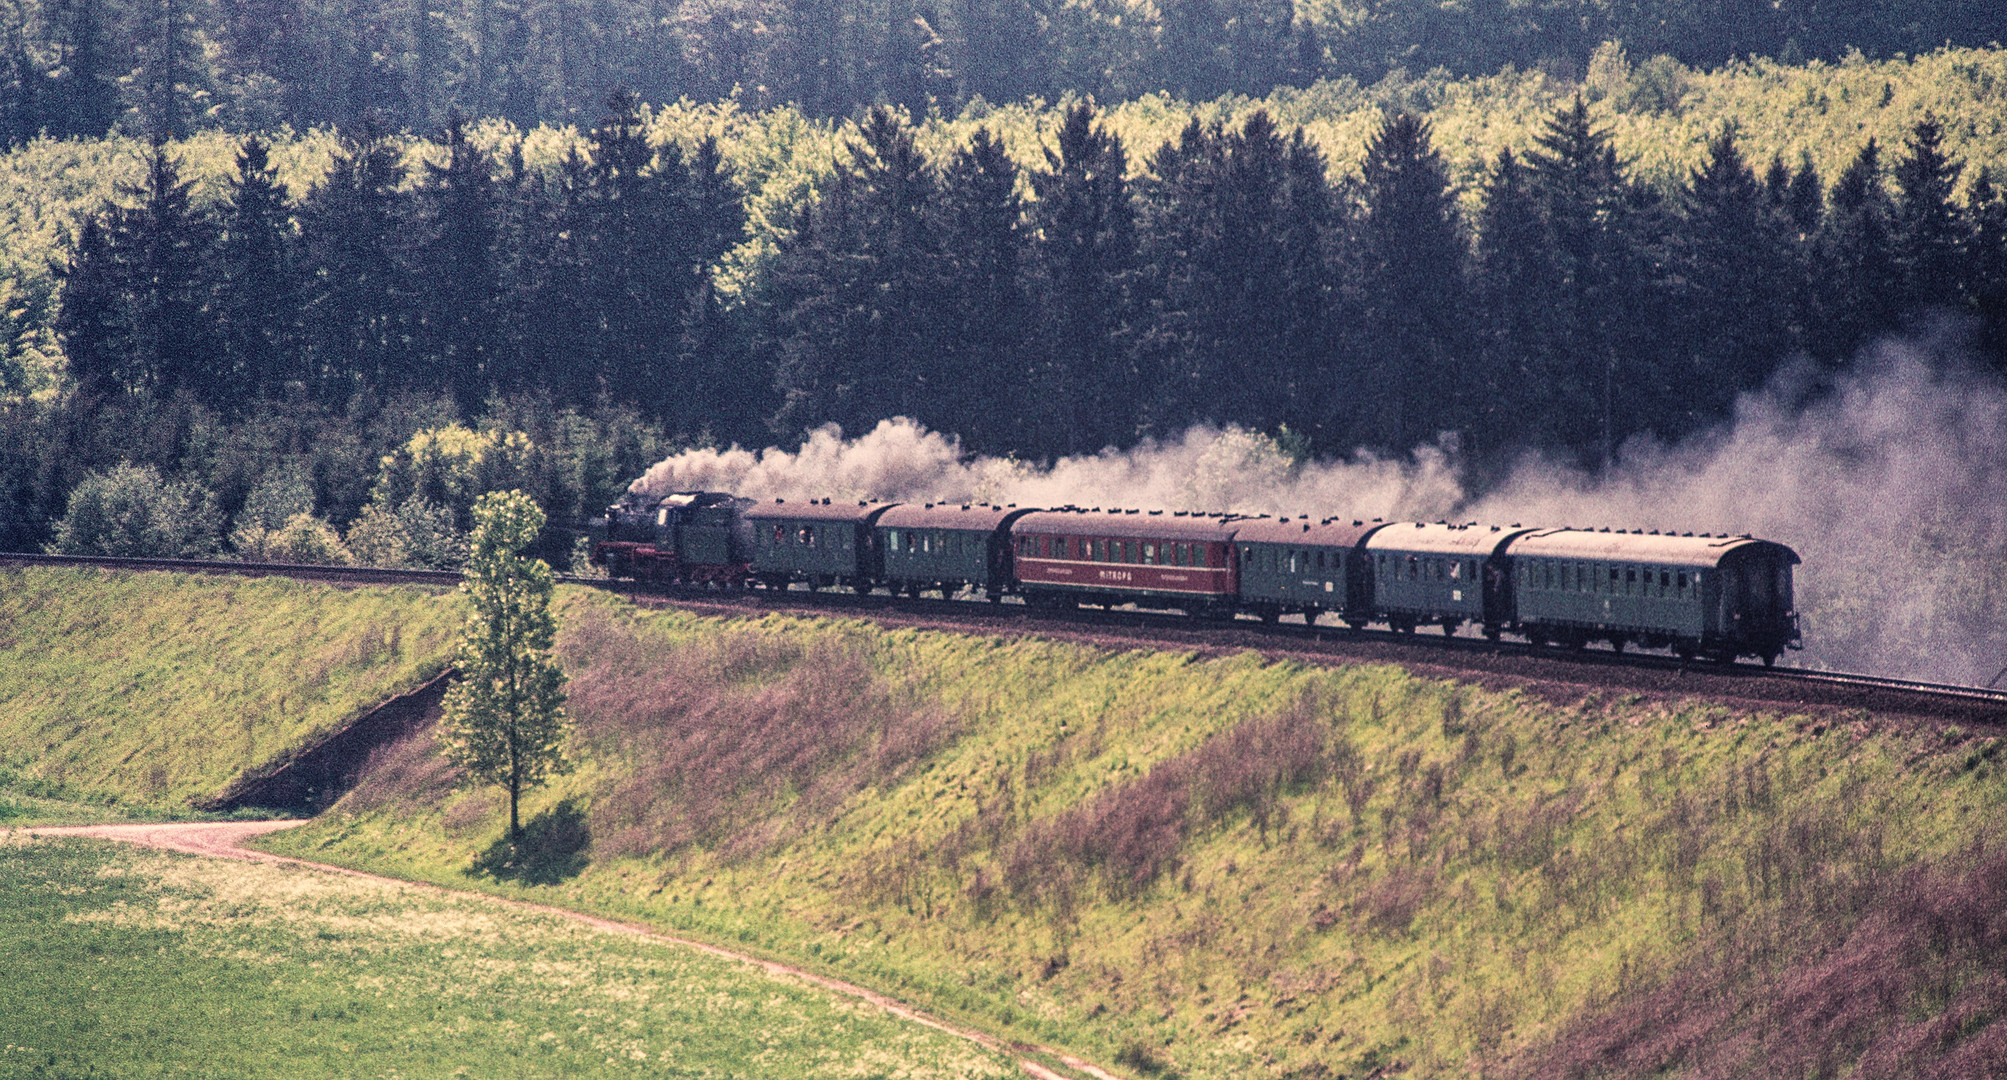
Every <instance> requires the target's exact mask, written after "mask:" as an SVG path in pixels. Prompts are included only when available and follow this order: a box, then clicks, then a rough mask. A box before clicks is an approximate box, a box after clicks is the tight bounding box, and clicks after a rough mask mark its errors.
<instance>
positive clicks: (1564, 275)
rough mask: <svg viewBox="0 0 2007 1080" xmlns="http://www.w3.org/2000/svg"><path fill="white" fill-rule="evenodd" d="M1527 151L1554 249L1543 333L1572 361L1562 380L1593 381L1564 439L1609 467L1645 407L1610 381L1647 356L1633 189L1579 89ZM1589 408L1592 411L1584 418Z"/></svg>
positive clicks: (1633, 375)
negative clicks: (1586, 405) (1588, 405)
mask: <svg viewBox="0 0 2007 1080" xmlns="http://www.w3.org/2000/svg"><path fill="white" fill-rule="evenodd" d="M1534 141H1535V143H1536V144H1537V145H1538V147H1539V149H1537V150H1535V151H1534V152H1532V153H1531V154H1529V155H1528V157H1527V164H1528V167H1529V171H1530V175H1531V178H1532V180H1533V186H1534V189H1535V190H1536V191H1537V192H1538V193H1539V197H1540V201H1541V203H1542V210H1543V214H1544V216H1545V218H1546V220H1547V228H1548V235H1549V242H1550V245H1551V250H1552V252H1553V256H1554V259H1555V268H1556V271H1557V273H1556V285H1557V289H1556V293H1555V296H1554V299H1555V306H1554V308H1553V310H1552V311H1551V313H1550V315H1549V320H1548V332H1547V338H1548V340H1549V342H1551V347H1552V348H1553V349H1554V352H1555V355H1556V357H1557V359H1559V360H1560V361H1561V362H1563V363H1565V364H1567V365H1568V366H1569V367H1570V369H1571V370H1570V373H1569V376H1568V381H1569V382H1571V383H1573V384H1575V385H1578V386H1583V387H1593V388H1594V393H1595V404H1594V406H1593V407H1592V409H1591V410H1589V411H1588V412H1587V414H1586V416H1583V417H1581V419H1589V420H1590V422H1589V423H1577V424H1575V426H1574V427H1573V430H1571V431H1569V432H1568V433H1567V436H1566V439H1565V441H1566V442H1567V443H1568V444H1571V445H1572V446H1573V447H1574V448H1575V449H1576V450H1577V451H1578V452H1584V453H1585V454H1588V455H1590V456H1592V457H1593V459H1594V460H1597V461H1600V462H1601V463H1602V465H1603V466H1604V467H1605V468H1607V467H1608V466H1609V465H1610V463H1611V461H1612V459H1613V458H1614V456H1615V453H1616V448H1617V445H1618V444H1619V443H1620V442H1621V441H1622V440H1623V438H1624V437H1625V436H1626V435H1627V434H1629V430H1630V424H1629V420H1630V419H1631V417H1633V416H1636V415H1638V414H1639V413H1641V412H1642V413H1648V412H1649V409H1650V407H1651V406H1653V405H1656V404H1657V403H1656V402H1655V401H1654V402H1652V403H1651V405H1648V406H1646V407H1645V408H1643V409H1640V408H1638V407H1637V404H1636V398H1635V397H1633V396H1624V397H1620V396H1619V394H1618V385H1619V383H1623V384H1625V385H1626V386H1632V385H1636V384H1637V383H1639V382H1640V381H1641V380H1642V379H1643V378H1644V377H1645V376H1646V375H1647V372H1646V371H1645V370H1641V369H1642V368H1644V367H1646V365H1647V364H1648V363H1649V361H1648V360H1647V359H1646V357H1647V356H1648V355H1649V354H1648V352H1647V351H1646V350H1645V349H1644V348H1643V346H1644V344H1645V343H1644V342H1642V341H1640V335H1638V334H1637V333H1636V331H1637V329H1638V328H1639V327H1640V326H1644V325H1649V324H1648V323H1647V322H1646V321H1645V320H1641V319H1640V315H1641V314H1644V313H1645V309H1646V308H1648V307H1649V298H1648V297H1646V296H1644V295H1643V294H1644V291H1645V290H1644V286H1643V283H1642V281H1641V273H1640V266H1639V263H1640V262H1641V257H1642V254H1643V252H1642V248H1643V245H1642V244H1641V243H1640V238H1639V237H1638V236H1637V234H1636V230H1637V228H1638V227H1639V225H1640V222H1639V221H1638V216H1637V214H1636V211H1637V210H1638V209H1639V206H1638V202H1637V199H1638V192H1637V191H1636V190H1635V189H1633V188H1632V186H1631V184H1630V182H1629V179H1628V178H1627V177H1626V176H1625V175H1624V170H1623V166H1622V165H1621V164H1620V163H1619V162H1618V160H1617V152H1616V148H1615V147H1614V146H1612V145H1611V142H1610V135H1609V132H1608V131H1607V130H1604V129H1601V128H1598V127H1596V126H1595V124H1594V123H1592V122H1591V120H1590V118H1589V109H1588V105H1587V104H1586V103H1585V102H1584V101H1583V99H1582V98H1581V97H1579V96H1578V97H1576V98H1575V100H1574V102H1573V103H1572V104H1570V105H1568V106H1564V107H1562V108H1561V109H1560V110H1558V111H1557V112H1555V113H1554V115H1553V116H1551V117H1549V118H1548V121H1547V123H1546V125H1545V127H1544V128H1543V130H1542V131H1541V133H1540V134H1539V135H1537V136H1536V137H1535V139H1534ZM1591 418H1593V419H1591Z"/></svg>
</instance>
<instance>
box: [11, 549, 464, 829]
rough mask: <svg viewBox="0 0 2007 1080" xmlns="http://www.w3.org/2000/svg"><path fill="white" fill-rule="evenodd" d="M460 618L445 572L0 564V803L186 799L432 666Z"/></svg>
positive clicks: (105, 804) (18, 813)
mask: <svg viewBox="0 0 2007 1080" xmlns="http://www.w3.org/2000/svg"><path fill="white" fill-rule="evenodd" d="M459 619H460V610H459V607H458V605H457V603H456V602H455V601H454V599H453V598H452V597H451V595H450V594H447V593H445V592H444V591H443V590H439V589H424V588H410V587H399V588H360V589H340V588H336V587H333V586H329V585H320V584H310V583H303V582H294V581H288V580H285V579H283V578H257V579H250V578H233V577H201V576H192V575H184V574H160V573H122V572H106V571H98V570H74V569H68V568H59V567H41V566H29V567H23V568H8V569H0V805H5V806H8V807H11V808H12V812H10V813H0V817H6V818H12V819H15V820H14V821H12V822H10V823H18V822H19V821H25V820H27V819H29V818H31V817H32V818H35V819H37V820H41V819H44V818H47V817H48V816H49V815H50V813H52V812H54V813H56V815H57V816H59V817H73V816H75V813H74V812H68V813H65V812H61V810H62V808H61V807H58V806H53V805H48V804H45V803H43V802H41V801H32V802H31V801H29V800H55V801H56V802H57V803H69V804H78V803H88V804H93V805H95V806H97V807H99V808H101V809H100V810H99V811H96V812H93V815H92V816H96V817H103V816H105V815H132V814H139V815H157V814H184V815H185V814H186V813H188V803H189V800H191V799H199V798H202V797H204V796H210V795H214V794H216V793H218V792H219V791H221V790H223V788H224V787H225V786H227V785H228V784H229V782H230V781H231V780H232V779H234V778H235V777H237V776H239V775H240V774H242V773H244V772H245V771H247V770H250V769H254V768H257V767H259V766H263V765H267V764H269V763H271V762H273V761H275V760H282V759H284V758H285V757H286V756H287V755H288V754H289V753H291V752H293V751H295V750H297V749H298V748H299V747H300V746H301V745H303V744H305V743H306V742H308V741H309V740H310V739H312V738H313V737H314V736H316V735H321V734H326V733H328V732H331V731H333V730H336V729H337V728H339V727H341V726H342V725H343V724H345V723H347V722H348V721H350V720H352V719H354V718H355V717H356V716H357V715H359V714H361V713H362V712H363V711H365V710H367V709H369V708H371V707H373V706H375V705H377V704H379V703H380V702H382V701H384V700H385V699H387V698H389V697H392V696H394V695H396V694H400V693H403V692H405V691H407V690H411V689H413V688H414V687H416V686H418V685H419V684H421V683H423V682H425V681H426V680H427V679H429V678H431V677H432V676H433V675H436V674H438V673H439V671H440V670H442V669H443V668H444V667H445V666H446V664H447V662H448V655H449V652H450V647H451V641H452V636H453V633H454V631H455V629H456V628H457V626H458V623H459ZM31 807H40V809H39V810H36V809H31Z"/></svg>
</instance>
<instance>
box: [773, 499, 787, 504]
mask: <svg viewBox="0 0 2007 1080" xmlns="http://www.w3.org/2000/svg"><path fill="white" fill-rule="evenodd" d="M774 501H775V502H777V503H784V502H786V501H787V500H786V499H778V498H777V499H775V500H774Z"/></svg>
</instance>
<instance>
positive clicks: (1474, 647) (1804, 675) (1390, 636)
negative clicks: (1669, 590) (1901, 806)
mask: <svg viewBox="0 0 2007 1080" xmlns="http://www.w3.org/2000/svg"><path fill="white" fill-rule="evenodd" d="M9 564H13V565H50V566H79V567H96V568H99V569H106V570H141V571H149V570H150V571H178V572H182V573H204V574H236V575H243V576H252V577H288V578H294V579H298V580H306V581H327V582H334V583H338V584H341V583H349V584H413V585H444V586H451V585H457V584H459V582H460V579H461V575H460V572H459V571H457V570H408V569H402V568H396V567H375V566H322V565H306V564H298V563H253V562H233V561H228V560H217V559H149V558H123V557H117V556H104V555H46V554H39V553H33V552H0V566H5V565H9ZM557 580H558V581H559V582H560V583H562V584H567V585H579V586H584V587H587V588H597V589H604V590H607V591H609V592H617V593H623V594H631V595H635V596H637V597H640V596H646V597H651V598H655V599H658V600H662V601H668V602H675V601H679V600H680V601H685V602H703V603H712V604H755V605H762V606H776V605H785V604H794V605H804V606H811V607H814V608H818V609H824V610H828V609H837V610H842V609H849V610H852V611H866V612H868V611H874V610H875V611H888V612H895V613H901V614H916V615H927V616H937V615H945V616H957V615H974V614H977V613H979V612H980V613H982V614H984V615H987V616H989V617H991V618H995V617H997V616H1000V615H1005V614H1009V615H1012V616H1019V617H1026V618H1056V619H1060V620H1063V621H1065V622H1068V623H1072V624H1075V625H1082V626H1118V627H1124V628H1130V629H1138V628H1140V629H1150V628H1161V629H1179V630H1185V631H1200V632H1203V631H1205V630H1208V629H1233V630H1237V631H1250V632H1258V633H1260V634H1263V635H1265V636H1269V637H1273V638H1276V639H1278V640H1285V641H1286V640H1290V639H1296V640H1302V641H1331V642H1362V643H1380V644H1400V645H1404V646H1409V647H1415V648H1417V649H1418V650H1426V649H1428V648H1436V649H1452V650H1457V651H1463V652H1470V653H1477V654H1484V655H1492V656H1526V657H1535V658H1540V659H1546V660H1565V661H1571V662H1575V663H1579V664H1584V665H1589V666H1604V667H1632V668H1645V667H1649V668H1658V669H1661V670H1675V671H1681V670H1684V671H1705V672H1708V673H1711V674H1721V675H1732V676H1746V677H1750V678H1774V679H1791V680H1799V681H1803V682H1809V683H1824V684H1827V685H1833V686H1849V687H1861V688H1872V689H1881V690H1894V691H1898V692H1902V693H1910V694H1919V695H1925V696H1931V697H1941V698H1953V699H1959V700H1965V701H1976V702H1985V703H1989V704H1998V705H2002V706H2007V687H2001V688H1994V687H1986V686H1966V685H1959V684H1952V683H1933V682H1922V681H1918V680H1914V679H1898V678H1891V677H1888V676H1881V675H1864V674H1858V673H1854V672H1840V671H1819V670H1816V669H1812V668H1795V667H1789V666H1780V667H1764V666H1762V665H1760V664H1751V663H1743V662H1733V663H1724V662H1720V661H1706V660H1682V659H1680V658H1679V657H1676V656H1661V655H1657V654H1653V653H1639V652H1621V653H1620V652H1617V651H1615V650H1612V649H1602V648H1596V649H1591V648H1567V647H1562V646H1553V645H1533V644H1531V643H1527V642H1515V641H1492V640H1490V639H1488V638H1484V637H1481V636H1465V635H1456V636H1448V635H1443V636H1439V635H1436V634H1419V633H1413V632H1410V633H1405V634H1403V633H1397V632H1395V631H1392V630H1355V629H1352V628H1351V627H1347V626H1321V625H1314V624H1304V623H1285V622H1266V621H1262V620H1259V619H1252V618H1237V619H1234V620H1232V621H1224V620H1195V619H1193V618H1192V617H1191V616H1189V615H1184V614H1179V613H1174V612H1167V611H1154V610H1148V609H1124V608H1117V609H1112V610H1111V609H1097V608H1074V609H1072V610H1068V609H1065V608H1034V607H1032V606H1030V605H1027V604H1023V603H1011V604H983V603H977V602H972V601H966V600H953V599H948V598H943V599H939V600H932V599H925V598H913V597H901V596H888V595H884V594H880V593H875V592H874V593H867V594H862V595H859V594H857V593H854V592H846V591H834V590H831V591H824V590H815V589H796V588H789V589H785V590H774V589H743V590H737V589H734V590H724V589H716V588H710V587H706V586H701V585H691V586H667V587H659V586H645V585H642V584H639V583H636V582H633V581H630V580H625V579H609V578H595V577H580V576H575V575H571V574H559V575H557ZM1996 681H1997V680H1996Z"/></svg>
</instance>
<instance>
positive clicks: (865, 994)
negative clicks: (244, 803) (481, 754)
mask: <svg viewBox="0 0 2007 1080" xmlns="http://www.w3.org/2000/svg"><path fill="white" fill-rule="evenodd" d="M305 824H306V822H305V821H299V820H295V821H201V822H181V823H166V824H147V825H50V826H33V827H29V828H24V829H20V830H18V831H20V832H25V833H27V834H28V835H29V836H48V837H58V836H76V837H88V838H91V839H97V840H121V841H124V842H126V843H129V844H139V845H141V846H143V847H151V848H160V849H162V850H166V851H179V852H185V853H187V854H190V855H204V856H208V857H210V858H216V859H239V860H243V861H247V862H262V863H287V864H291V865H293V866H301V867H305V868H307V869H309V870H319V871H322V872H325V873H330V874H345V875H347V876H349V877H355V878H363V879H365V880H369V881H380V882H388V883H390V884H393V885H401V886H404V887H406V888H413V889H426V890H430V891H432V892H438V893H445V894H447V895H452V896H466V897H478V898H480V899H482V900H486V901H489V902H491V903H496V904H502V905H506V906H508V907H512V908H515V909H517V910H519V911H533V912H537V913H538V914H542V915H555V916H557V917H559V918H564V919H570V920H572V921H573V922H579V923H584V924H585V925H587V926H590V927H592V928H594V929H596V930H599V931H602V932H604V933H609V934H621V935H624V936H627V937H632V938H637V939H640V940H642V941H647V942H651V943H654V944H657V945H668V946H674V947H678V948H685V949H696V950H697V951H699V952H705V953H709V954H711V955H712V956H718V957H723V958H724V959H727V960H736V961H738V962H739V963H742V964H750V965H752V966H754V967H757V968H759V969H761V970H762V971H765V972H766V973H767V974H768V975H770V976H773V977H775V978H785V979H794V980H796V981H799V982H805V983H809V984H811V985H814V986H819V987H821V988H822V989H824V990H827V991H829V992H831V993H834V994H842V995H844V996H846V997H852V998H856V999H859V1000H861V1001H866V1002H869V1003H871V1004H873V1005H876V1006H878V1007H879V1008H881V1009H884V1010H885V1011H886V1012H889V1013H891V1014H892V1015H894V1016H897V1017H900V1018H902V1019H906V1020H911V1021H912V1022H914V1023H916V1024H924V1025H926V1026H927V1027H930V1028H933V1029H934V1030H936V1031H941V1032H945V1033H946V1034H949V1035H953V1036H955V1037H957V1038H962V1039H967V1040H968V1041H970V1042H972V1043H975V1044H977V1045H978V1046H981V1047H983V1048H984V1049H987V1050H991V1051H995V1052H998V1053H1004V1054H1010V1055H1012V1056H1013V1057H1015V1058H1016V1059H1017V1063H1018V1065H1019V1067H1021V1068H1023V1069H1024V1071H1025V1072H1026V1073H1027V1074H1029V1075H1031V1076H1034V1077H1037V1078H1038V1080H1077V1078H1076V1077H1071V1076H1068V1075H1066V1074H1065V1073H1061V1072H1057V1071H1055V1070H1053V1069H1052V1068H1050V1067H1048V1066H1046V1065H1044V1064H1041V1063H1040V1062H1038V1061H1035V1060H1033V1059H1032V1058H1031V1057H1028V1056H1026V1055H1028V1054H1038V1055H1042V1056H1045V1057H1048V1058H1051V1059H1053V1060H1055V1061H1059V1062H1062V1063H1064V1064H1065V1065H1066V1067H1067V1068H1069V1069H1072V1070H1074V1071H1076V1072H1078V1073H1080V1074H1082V1075H1085V1076H1091V1077H1093V1078H1094V1080H1119V1078H1118V1077H1116V1076H1114V1075H1113V1074H1111V1073H1109V1072H1107V1071H1105V1070H1103V1069H1100V1068H1097V1067H1096V1066H1094V1065H1092V1064H1089V1063H1088V1062H1085V1061H1082V1060H1080V1059H1079V1058H1076V1057H1073V1056H1071V1055H1069V1054H1065V1053H1062V1052H1060V1051H1058V1050H1054V1049H1052V1048H1051V1047H1044V1046H1024V1045H1020V1044H1015V1043H1006V1042H1004V1041H1003V1040H1000V1039H998V1038H996V1037H995V1036H992V1035H989V1034H986V1033H984V1032H981V1031H977V1030H975V1029H973V1028H967V1027H962V1026H959V1025H956V1024H951V1023H949V1022H947V1021H945V1020H942V1019H939V1018H938V1017H934V1016H930V1015H928V1014H927V1013H924V1012H921V1011H920V1010H918V1009H916V1008H914V1007H913V1006H911V1005H908V1004H906V1003H905V1002H902V1001H899V1000H898V999H896V998H892V997H887V996H886V995H884V994H881V993H878V992H877V991H875V990H867V989H865V988H864V987H862V986H858V985H856V984H854V983H847V982H844V981H843V980H841V979H832V978H830V977H829V976H827V975H818V974H815V973H814V972H811V971H805V970H803V969H801V968H798V967H795V966H793V965H791V964H782V963H778V962H776V961H773V960H766V959H763V958H761V957H757V956H752V955H749V954H747V953H742V952H735V951H733V950H731V949H725V948H720V947H719V946H716V945H712V944H709V943H707V942H702V941H696V940H693V939H690V938H684V937H677V936H676V935H674V934H664V933H661V932H659V931H656V930H650V929H648V928H647V927H645V926H637V925H635V924H633V923H624V922H616V921H614V920H612V919H602V918H600V917H598V916H596V915H587V914H584V913H582V912H577V911H571V910H567V909H565V908H560V907H551V906H550V905H547V904H532V903H529V902H527V901H523V900H510V899H506V898H503V897H498V896H490V895H488V894H487V893H479V892H471V891H468V890H464V889H447V888H443V887H441V886H438V885H430V884H426V883H424V882H416V881H405V880H402V879H399V878H392V877H384V876H382V875H380V874H369V873H364V872H363V871H360V870H351V869H349V868H347V867H344V866H331V865H329V864H327V863H317V862H310V861H308V860H306V859H294V858H288V857H286V856H283V855H272V854H269V853H267V852H263V851H256V850H253V849H251V848H247V847H245V846H244V842H245V841H247V840H250V839H252V838H254V837H258V836H263V835H265V834H266V833H270V832H277V831H279V830H281V829H290V828H292V827H294V826H296V825H305ZM7 831H9V832H13V831H17V830H12V829H10V830H7Z"/></svg>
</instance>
